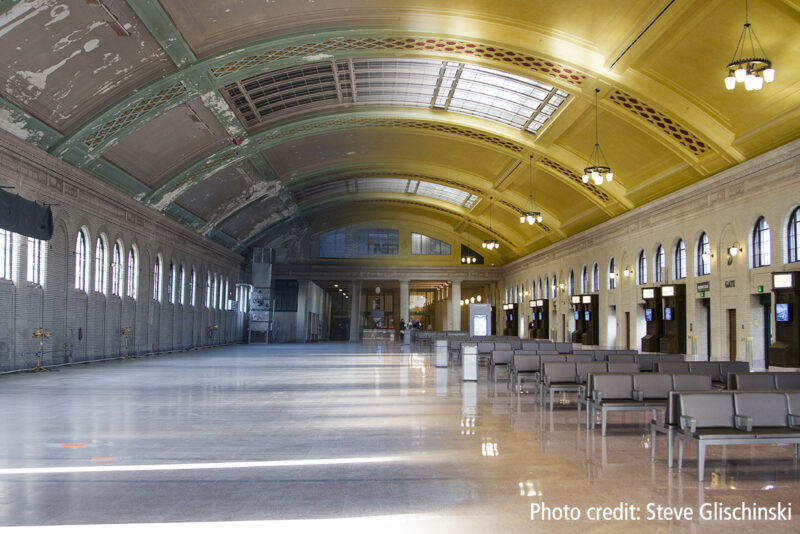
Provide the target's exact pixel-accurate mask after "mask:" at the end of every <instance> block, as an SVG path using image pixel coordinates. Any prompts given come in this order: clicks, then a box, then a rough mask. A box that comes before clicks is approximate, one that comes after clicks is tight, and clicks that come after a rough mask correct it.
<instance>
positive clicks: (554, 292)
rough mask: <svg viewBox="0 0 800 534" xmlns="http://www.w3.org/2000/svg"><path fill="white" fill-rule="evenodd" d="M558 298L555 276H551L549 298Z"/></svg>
mask: <svg viewBox="0 0 800 534" xmlns="http://www.w3.org/2000/svg"><path fill="white" fill-rule="evenodd" d="M556 296H558V280H556V275H553V284H552V285H551V286H550V298H556Z"/></svg>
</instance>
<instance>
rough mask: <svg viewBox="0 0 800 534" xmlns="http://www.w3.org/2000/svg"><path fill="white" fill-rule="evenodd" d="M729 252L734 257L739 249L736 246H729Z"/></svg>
mask: <svg viewBox="0 0 800 534" xmlns="http://www.w3.org/2000/svg"><path fill="white" fill-rule="evenodd" d="M729 252H730V253H731V256H733V257H734V258H735V257H736V256H737V255H738V254H739V249H738V248H736V247H731V248H730V250H729Z"/></svg>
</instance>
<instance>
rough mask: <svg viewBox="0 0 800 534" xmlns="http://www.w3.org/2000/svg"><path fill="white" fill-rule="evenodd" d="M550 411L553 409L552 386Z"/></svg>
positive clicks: (551, 390) (551, 389)
mask: <svg viewBox="0 0 800 534" xmlns="http://www.w3.org/2000/svg"><path fill="white" fill-rule="evenodd" d="M550 411H551V412H552V411H553V388H550Z"/></svg>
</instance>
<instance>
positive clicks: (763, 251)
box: [750, 216, 772, 267]
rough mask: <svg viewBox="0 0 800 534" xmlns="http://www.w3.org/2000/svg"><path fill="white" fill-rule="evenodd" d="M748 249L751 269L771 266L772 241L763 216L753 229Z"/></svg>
mask: <svg viewBox="0 0 800 534" xmlns="http://www.w3.org/2000/svg"><path fill="white" fill-rule="evenodd" d="M751 245H752V246H751V247H750V249H751V250H752V257H751V258H750V260H751V263H752V265H753V267H764V266H766V265H770V264H772V239H771V236H770V232H769V224H767V219H765V218H764V217H763V216H762V217H759V218H758V220H757V221H756V224H755V226H754V227H753V241H752V244H751Z"/></svg>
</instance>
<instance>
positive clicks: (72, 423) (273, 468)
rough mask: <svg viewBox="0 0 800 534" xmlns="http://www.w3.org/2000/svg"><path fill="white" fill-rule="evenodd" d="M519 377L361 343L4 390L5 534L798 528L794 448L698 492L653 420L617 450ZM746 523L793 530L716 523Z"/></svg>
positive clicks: (625, 426) (257, 348)
mask: <svg viewBox="0 0 800 534" xmlns="http://www.w3.org/2000/svg"><path fill="white" fill-rule="evenodd" d="M504 378H505V376H504V371H500V372H499V373H498V376H489V373H488V369H487V368H486V367H481V368H480V369H479V380H478V382H477V383H476V382H462V381H461V375H460V368H459V367H457V366H454V365H453V364H452V363H451V365H450V367H449V368H436V367H434V366H433V356H432V355H431V354H428V353H426V352H419V353H418V352H414V351H410V350H406V351H403V350H401V347H399V346H397V345H388V346H373V347H365V346H361V345H351V344H344V343H342V344H334V343H329V344H328V343H320V344H310V345H272V346H264V345H238V346H229V347H222V348H215V349H207V350H201V351H193V352H185V353H175V354H171V355H164V356H158V357H150V358H139V359H136V360H128V361H112V362H106V363H93V364H88V365H79V366H74V367H68V368H60V369H54V370H52V371H51V372H49V373H37V374H32V373H25V374H12V375H4V376H0V421H2V428H3V431H2V433H0V503H2V506H0V527H2V530H16V529H15V528H13V527H21V526H36V527H38V529H39V530H50V527H54V528H55V529H57V530H59V531H70V530H76V531H77V529H78V528H79V529H80V531H81V532H87V531H89V532H91V531H94V530H97V531H98V532H100V531H101V530H102V531H103V532H109V525H112V526H113V528H112V529H111V530H112V531H115V532H116V531H127V530H130V531H134V529H136V531H137V532H141V528H142V527H141V525H139V524H141V523H162V524H163V523H166V524H167V525H161V526H159V528H160V529H161V528H168V529H170V530H171V531H186V532H189V531H191V532H193V533H196V532H203V531H206V530H207V531H209V532H212V531H213V532H219V531H220V530H221V529H225V530H226V531H228V530H229V529H234V528H235V531H236V532H249V531H253V532H262V533H263V532H312V531H313V532H319V531H327V532H331V531H332V532H339V531H346V532H379V533H381V534H383V533H385V532H409V531H413V532H438V533H441V532H465V533H466V532H479V533H481V534H488V533H494V532H530V531H533V532H575V531H578V530H581V531H589V532H606V531H607V532H618V531H620V529H625V531H636V532H651V531H652V532H716V533H719V532H722V531H723V529H724V531H725V532H726V533H728V532H753V531H754V530H756V529H758V530H760V531H762V532H797V531H798V530H800V468H799V467H798V463H797V462H796V461H795V460H794V459H793V456H792V448H791V447H790V446H759V447H751V446H730V447H724V448H723V447H716V448H713V447H712V448H710V449H709V450H710V453H709V458H708V461H707V464H706V475H705V478H706V480H705V481H704V482H702V483H698V482H697V471H696V467H695V462H694V454H695V451H694V448H693V447H687V458H688V462H686V465H685V467H684V471H683V472H682V473H679V472H678V471H677V470H676V469H674V468H673V469H668V468H667V465H666V460H665V457H666V454H665V452H666V448H665V446H664V438H663V436H660V437H659V438H658V439H659V443H658V448H657V450H656V452H657V455H656V461H655V462H654V463H653V462H651V461H650V449H649V447H650V437H649V431H648V425H647V419H648V417H647V415H645V414H644V413H636V412H632V413H614V414H612V415H610V418H609V421H610V424H609V428H608V435H607V436H606V437H605V438H603V437H601V436H600V432H599V428H598V429H597V430H595V431H590V430H586V429H585V427H584V426H583V425H579V424H577V418H576V412H575V409H574V404H571V403H568V401H570V398H568V397H563V398H560V399H559V401H560V403H559V404H557V405H556V407H555V410H554V411H553V412H552V413H551V412H549V411H547V410H544V409H542V408H540V407H539V406H538V405H536V404H535V403H534V399H533V396H532V395H530V394H523V395H515V394H513V393H510V392H509V390H508V388H507V385H506V381H505V380H504ZM562 403H563V404H562ZM742 506H744V507H746V508H748V509H752V508H754V507H771V509H772V510H773V511H775V512H781V515H783V517H776V518H773V519H766V520H750V521H748V520H727V521H726V520H714V519H713V518H712V519H707V518H706V516H705V515H704V514H705V513H706V512H708V511H711V512H713V511H714V510H715V509H716V510H718V511H719V510H721V509H722V508H721V507H733V508H735V509H737V510H739V509H740V508H741V507H742ZM658 507H661V508H660V511H661V512H660V513H661V519H659V518H658V515H657V512H658V511H659V508H658ZM780 507H783V508H780ZM728 509H729V510H730V508H728ZM534 510H535V511H536V512H535V517H533V518H532V511H534ZM787 511H788V512H787ZM602 513H606V514H609V515H608V516H607V517H606V518H605V519H604V518H603V517H602V516H600V517H597V518H595V517H593V516H595V515H597V514H602ZM787 513H789V514H791V519H788V518H787V517H786V514H787ZM667 514H672V515H673V516H676V517H675V518H673V519H668V518H667ZM678 514H681V515H680V518H678V517H677V516H678ZM687 514H693V517H692V518H691V519H687V518H686V515H687ZM220 522H226V523H225V524H220ZM233 522H235V523H233Z"/></svg>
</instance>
